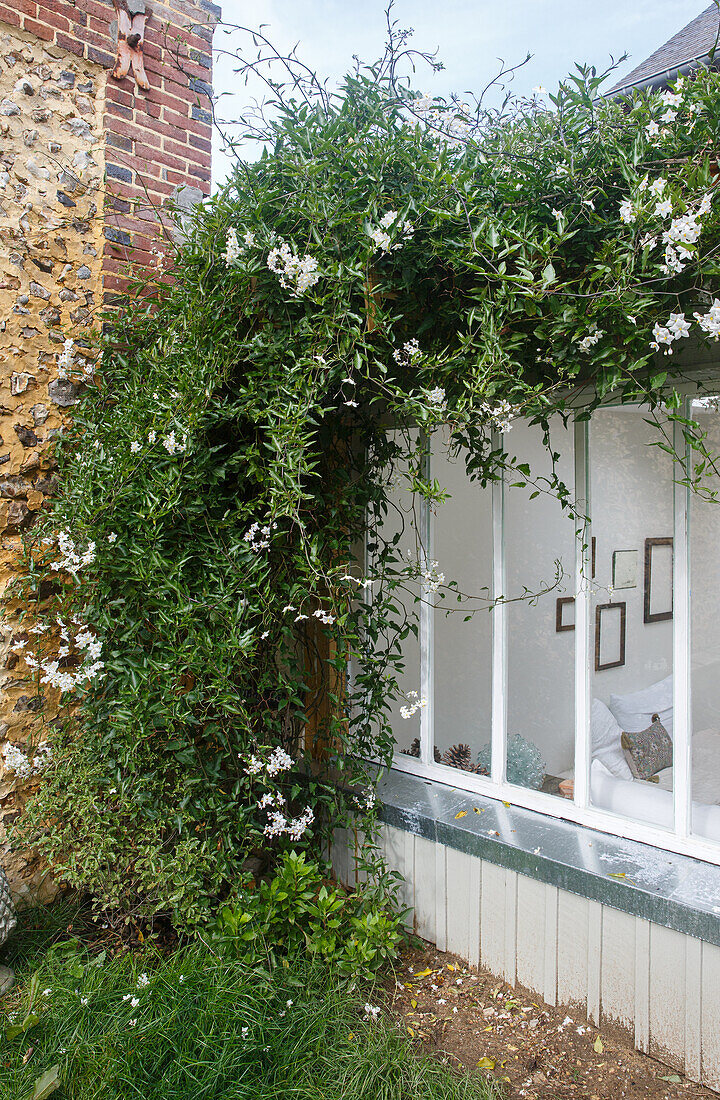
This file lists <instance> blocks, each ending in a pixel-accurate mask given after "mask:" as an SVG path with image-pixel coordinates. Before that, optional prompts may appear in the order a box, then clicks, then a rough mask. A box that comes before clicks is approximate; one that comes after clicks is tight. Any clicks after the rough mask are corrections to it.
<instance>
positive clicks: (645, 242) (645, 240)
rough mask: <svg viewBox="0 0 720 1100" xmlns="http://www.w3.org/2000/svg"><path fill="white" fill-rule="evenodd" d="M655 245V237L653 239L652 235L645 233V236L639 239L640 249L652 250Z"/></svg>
mask: <svg viewBox="0 0 720 1100" xmlns="http://www.w3.org/2000/svg"><path fill="white" fill-rule="evenodd" d="M656 244H657V237H653V235H652V233H645V235H644V236H642V237H641V238H640V247H641V248H654V247H655V245H656Z"/></svg>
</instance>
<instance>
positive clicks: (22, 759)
mask: <svg viewBox="0 0 720 1100" xmlns="http://www.w3.org/2000/svg"><path fill="white" fill-rule="evenodd" d="M3 756H4V757H5V766H6V767H7V768H9V769H10V771H12V772H15V775H16V776H17V777H18V779H30V777H31V776H33V775H39V774H40V772H42V771H44V769H45V768H46V767H47V766H48V764H49V763H50V761H51V760H52V746H51V745H50V744H49V743H48V742H47V741H41V743H40V744H39V745H38V747H37V752H36V754H35V755H34V756H33V757H32V759H31V758H30V757H29V756H26V755H25V753H24V752H23V751H22V749H19V748H18V747H17V745H11V744H10V742H8V743H7V744H6V745H5V748H4V749H3Z"/></svg>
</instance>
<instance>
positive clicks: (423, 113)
mask: <svg viewBox="0 0 720 1100" xmlns="http://www.w3.org/2000/svg"><path fill="white" fill-rule="evenodd" d="M412 111H413V113H414V114H415V115H417V116H419V117H420V118H421V119H422V121H423V122H424V123H425V124H426V125H427V127H428V128H429V129H430V130H431V131H435V132H436V134H437V136H439V137H441V138H442V139H444V140H445V141H446V142H447V144H448V145H449V146H451V147H454V148H457V147H458V146H461V145H463V144H464V142H466V141H467V139H468V138H469V137H470V136H471V135H472V131H473V120H472V118H471V115H470V106H469V104H467V103H458V104H457V105H455V106H451V107H446V106H445V105H444V104H442V102H441V101H438V100H436V99H433V98H432V97H431V96H428V95H421V96H417V97H416V98H415V99H414V100H413V101H412Z"/></svg>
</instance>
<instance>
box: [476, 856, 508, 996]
mask: <svg viewBox="0 0 720 1100" xmlns="http://www.w3.org/2000/svg"><path fill="white" fill-rule="evenodd" d="M506 878H507V872H506V870H505V868H504V867H497V866H496V865H495V864H494V863H486V862H485V861H484V860H483V864H482V888H481V893H480V962H481V963H482V965H483V966H486V967H487V968H488V970H492V972H493V974H497V975H498V977H501V978H504V977H505V884H506Z"/></svg>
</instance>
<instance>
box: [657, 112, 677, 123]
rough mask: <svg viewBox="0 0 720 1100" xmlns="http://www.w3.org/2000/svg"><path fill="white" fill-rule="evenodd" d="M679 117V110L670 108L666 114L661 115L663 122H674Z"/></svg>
mask: <svg viewBox="0 0 720 1100" xmlns="http://www.w3.org/2000/svg"><path fill="white" fill-rule="evenodd" d="M676 118H677V111H672V110H668V111H666V112H665V114H664V115H660V121H661V122H674V121H675V119H676Z"/></svg>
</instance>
